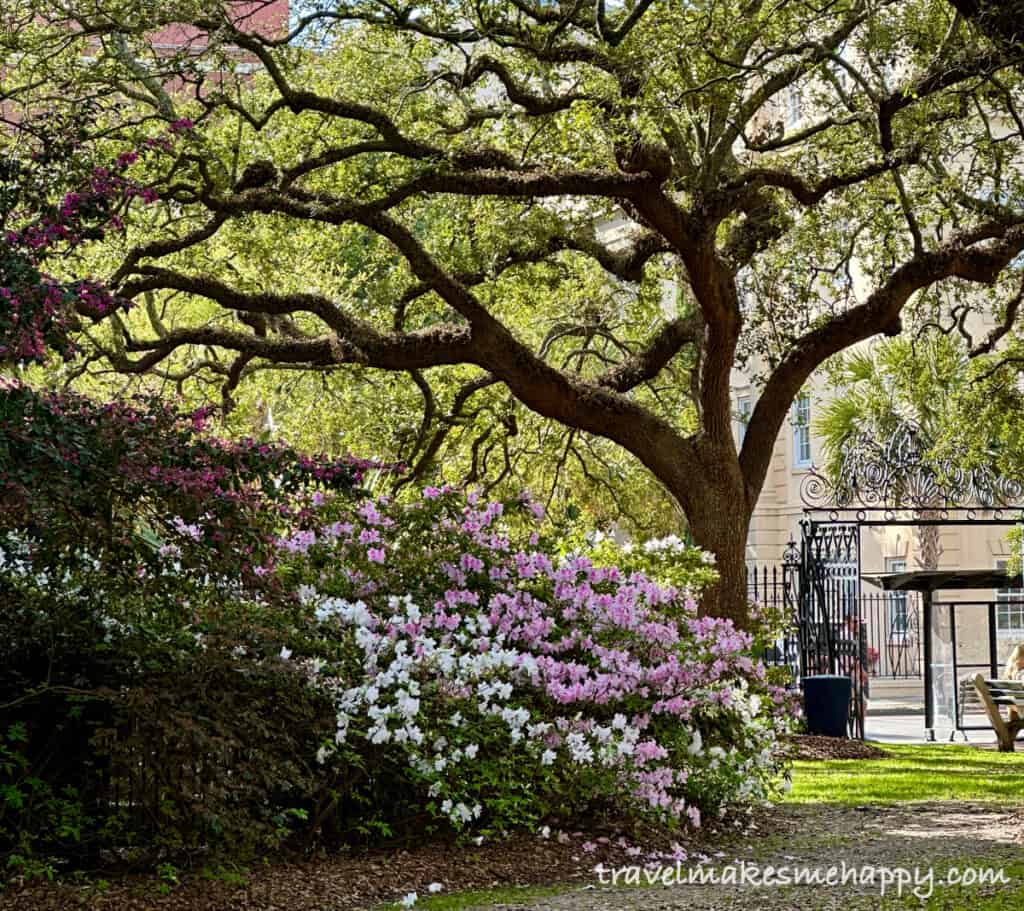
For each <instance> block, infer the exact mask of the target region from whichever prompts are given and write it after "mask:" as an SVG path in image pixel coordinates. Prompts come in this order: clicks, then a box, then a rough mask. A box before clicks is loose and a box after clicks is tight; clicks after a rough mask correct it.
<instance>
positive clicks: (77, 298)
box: [0, 121, 191, 363]
mask: <svg viewBox="0 0 1024 911" xmlns="http://www.w3.org/2000/svg"><path fill="white" fill-rule="evenodd" d="M186 124H187V126H186ZM189 128H191V123H188V122H186V121H179V122H177V123H175V124H172V125H171V129H170V134H169V136H170V138H168V137H161V140H162V141H161V142H153V143H150V144H147V145H145V147H144V149H143V153H145V152H147V151H156V152H164V151H170V149H171V148H172V146H173V139H174V138H175V137H176V136H177V135H178V134H180V133H181V132H183V131H184V130H186V129H189ZM75 152H76V147H75V145H74V144H70V145H68V147H67V148H66V150H65V154H66V155H68V156H73V155H74V154H75ZM143 153H140V152H137V151H125V152H122V153H120V154H119V155H118V156H117V157H116V159H115V160H114V162H113V163H112V164H111V165H110V166H109V167H103V166H97V167H94V168H92V170H91V171H90V172H89V173H88V174H87V175H86V176H84V177H83V178H81V180H80V182H79V184H78V185H77V186H76V187H75V188H74V189H72V190H69V191H66V192H64V193H63V195H62V196H61V197H60V199H59V200H58V201H57V202H55V203H53V204H51V205H48V206H45V207H42V208H40V209H39V210H37V211H26V212H3V213H0V214H2V215H3V216H4V221H5V222H6V223H8V224H12V223H13V224H17V225H18V226H17V227H14V228H11V229H9V230H7V231H6V232H5V233H4V234H3V235H2V236H0V360H7V361H28V362H32V361H34V362H39V363H42V362H44V361H45V360H46V358H47V355H48V353H49V351H51V350H52V351H56V352H58V353H59V354H60V355H61V356H62V357H64V358H65V359H70V358H71V357H73V356H74V355H75V354H76V353H77V351H78V347H77V345H76V344H75V342H74V338H73V335H74V331H75V329H76V328H77V327H78V319H79V317H83V316H84V317H87V318H89V319H92V320H100V319H103V318H104V317H105V316H108V315H110V314H111V313H113V312H114V311H115V310H117V309H127V308H128V307H129V306H130V302H129V301H127V300H125V299H121V298H118V297H117V296H116V295H114V294H112V293H111V291H110V290H109V289H107V288H105V287H104V286H103V285H102V284H100V283H99V282H96V281H93V280H91V279H82V280H73V281H65V280H61V279H58V278H55V277H53V276H52V275H50V274H48V273H47V272H46V271H44V264H45V263H46V261H47V260H49V259H54V258H56V257H58V256H60V257H63V256H66V255H67V254H68V253H69V252H71V251H74V250H75V249H77V248H79V247H80V246H82V245H83V244H85V243H87V242H92V241H98V240H102V239H103V238H104V237H105V236H106V235H107V234H108V233H109V232H110V231H116V230H120V229H121V228H123V222H122V214H123V212H124V210H125V209H126V207H127V205H128V204H129V203H130V201H131V200H133V199H135V198H138V199H141V200H142V201H143V202H144V203H152V202H155V201H156V200H157V199H158V198H159V196H158V194H157V192H156V191H155V190H154V189H153V188H152V187H147V186H144V185H142V184H140V183H139V182H138V181H137V180H135V179H133V178H132V177H131V176H129V174H128V170H129V168H131V167H132V166H133V165H134V164H135V163H136V162H137V161H138V160H139V158H140V155H141V154H143ZM31 160H32V161H33V162H36V163H37V164H39V166H40V168H42V169H43V170H44V171H45V172H46V173H47V174H48V173H49V171H48V170H46V169H47V168H49V167H50V166H52V164H53V162H51V161H49V159H45V160H44V159H43V158H41V157H36V156H33V157H32V158H31ZM17 174H18V178H17V179H18V181H19V183H22V184H31V183H32V181H33V177H34V175H33V172H32V169H31V167H27V168H22V169H20V170H18V171H17ZM40 180H45V178H43V177H40ZM11 195H12V196H13V197H15V198H16V197H18V196H20V195H32V196H42V195H45V194H44V193H42V192H41V190H40V188H38V187H33V188H32V193H31V194H22V193H21V192H17V193H13V194H11ZM19 222H20V224H18V223H19Z"/></svg>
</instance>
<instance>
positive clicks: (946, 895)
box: [882, 857, 1024, 911]
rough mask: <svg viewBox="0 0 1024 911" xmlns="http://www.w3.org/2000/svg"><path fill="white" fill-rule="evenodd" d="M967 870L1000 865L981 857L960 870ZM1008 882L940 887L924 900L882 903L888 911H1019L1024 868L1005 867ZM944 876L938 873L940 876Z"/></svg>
mask: <svg viewBox="0 0 1024 911" xmlns="http://www.w3.org/2000/svg"><path fill="white" fill-rule="evenodd" d="M967 867H975V868H983V867H995V868H996V869H1000V865H999V864H998V863H993V861H992V859H991V858H985V857H978V858H971V859H969V860H963V861H961V864H960V869H961V870H964V869H966V868H967ZM1001 869H1002V871H1003V873H1004V874H1005V876H1006V879H1007V880H1008V882H1006V883H989V884H986V885H974V886H960V885H957V886H947V885H943V884H937V885H936V886H935V888H934V891H933V892H932V894H931V895H929V896H928V897H927V898H926V899H924V900H922V899H920V898H918V897H917V896H914V895H903V896H902V897H900V898H892V897H889V898H887V899H886V900H885V901H884V902H883V903H882V909H884V911H903V909H910V908H915V909H921V911H962V909H964V908H970V909H971V911H1019V909H1020V907H1021V905H1022V904H1024V864H1006V865H1003V866H1002V867H1001ZM942 875H943V873H942V872H941V871H939V870H936V876H937V877H939V876H942Z"/></svg>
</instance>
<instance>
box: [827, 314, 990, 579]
mask: <svg viewBox="0 0 1024 911" xmlns="http://www.w3.org/2000/svg"><path fill="white" fill-rule="evenodd" d="M969 373H970V360H969V359H968V357H967V353H966V351H965V350H964V349H963V347H962V346H960V345H959V344H958V343H957V342H956V341H955V340H954V339H952V338H950V337H949V336H947V335H942V334H932V335H926V336H922V337H919V338H898V339H892V340H889V341H885V342H881V343H878V344H876V345H873V346H866V347H863V348H859V349H855V350H853V351H850V352H847V353H846V354H844V355H842V356H840V357H838V358H836V359H835V361H834V362H833V363H832V364H830V365H829V369H828V378H829V386H830V388H831V391H832V393H833V397H832V398H831V399H830V400H829V401H827V402H826V403H824V404H823V406H821V407H820V408H819V409H818V418H817V420H816V421H815V424H814V429H815V432H816V433H817V434H818V435H819V436H820V437H821V439H822V442H823V450H824V456H825V471H826V473H827V474H828V475H829V476H830V477H831V478H832V479H833V480H834V481H836V482H838V481H839V480H840V477H841V474H842V470H843V462H844V459H845V457H846V454H847V452H848V450H849V448H850V446H851V445H852V444H853V443H854V441H856V440H858V439H860V438H862V437H863V436H864V435H867V436H869V437H871V438H873V439H875V440H878V441H883V440H889V439H891V438H893V436H894V435H895V434H897V433H900V432H906V433H909V434H912V435H913V437H914V440H915V443H916V445H917V447H918V448H919V450H920V452H921V453H922V455H923V457H924V458H925V460H926V461H927V460H928V458H929V456H930V455H932V453H933V451H934V447H935V446H936V444H937V443H938V442H939V441H940V440H944V439H946V438H947V437H948V427H949V423H950V421H951V420H952V419H953V414H954V412H955V409H956V397H957V393H958V391H959V390H961V389H963V388H964V386H965V385H966V384H967V383H969V382H970V379H971V378H970V376H969ZM928 505H930V506H934V509H936V510H937V509H938V508H940V507H941V505H942V504H941V503H938V502H937V503H934V504H928ZM932 512H933V510H931V509H926V510H924V511H923V512H922V514H921V517H922V518H932V517H934V516H933V515H932ZM915 535H916V538H917V555H916V562H917V564H918V566H919V567H920V568H921V569H936V568H937V567H938V562H939V557H940V555H941V553H942V550H941V541H940V534H939V528H938V526H935V525H917V526H915Z"/></svg>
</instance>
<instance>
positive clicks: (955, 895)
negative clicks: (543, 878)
mask: <svg viewBox="0 0 1024 911" xmlns="http://www.w3.org/2000/svg"><path fill="white" fill-rule="evenodd" d="M773 820H774V821H776V822H777V824H778V828H777V829H776V831H775V832H774V833H773V834H771V835H769V836H766V837H764V838H762V839H747V840H746V841H745V842H737V843H734V844H730V845H723V846H722V851H721V852H716V853H721V855H722V856H716V857H713V858H711V863H710V865H709V866H710V867H712V868H714V869H717V870H718V871H719V873H720V875H722V876H725V875H726V870H727V869H728V868H729V867H733V868H734V870H735V871H736V872H735V873H734V874H733V876H736V877H738V876H739V875H740V873H739V871H741V870H743V869H746V870H748V871H761V873H762V875H763V872H764V870H765V869H766V866H767V865H772V866H774V867H776V868H780V867H785V868H787V869H789V870H793V869H795V868H797V867H807V868H811V869H812V870H817V871H818V872H819V875H821V876H825V875H826V874H827V872H828V870H829V868H832V867H836V868H838V870H839V871H841V870H842V864H843V863H844V862H845V863H846V865H847V869H850V868H856V869H857V870H858V871H861V870H863V868H864V867H865V866H867V865H871V866H874V867H876V868H878V867H887V868H889V869H894V868H898V867H902V868H906V869H907V871H908V874H909V875H915V874H914V870H915V868H917V869H918V871H919V872H918V873H917V874H916V876H918V877H919V878H918V879H916V880H915V882H914V883H911V884H908V885H907V886H906V887H905V888H904V894H903V897H902V898H901V899H897V898H896V896H894V895H893V892H894V891H895V886H890V887H889V888H888V889H887V894H886V896H885V898H882V897H881V896H880V887H879V886H878V885H874V886H871V885H864V884H858V885H855V884H853V883H848V884H847V885H845V886H841V885H840V886H832V887H830V886H827V885H822V884H811V885H807V884H804V885H791V886H774V887H767V886H760V887H758V886H754V885H751V884H748V885H743V886H741V885H723V884H721V883H719V884H718V885H711V884H704V885H693V884H684V885H675V884H673V885H668V886H665V885H653V886H647V885H643V886H640V887H629V886H625V887H623V886H621V885H620V886H619V887H618V888H613V887H612V886H611V885H604V886H600V885H598V886H588V887H584V888H582V889H580V888H575V889H573V890H571V891H566V892H565V893H562V894H559V895H555V896H552V897H547V898H538V899H531V900H529V901H527V902H524V903H513V904H506V905H501V906H494V907H502V908H504V909H505V911H670V909H672V911H675V909H679V911H682V909H686V911H712V909H714V911H720V909H738V908H755V909H766V911H789V909H799V911H805V909H806V911H813V909H821V911H827V909H865V911H867V909H877V908H882V907H891V908H903V907H908V908H909V907H920V906H921V902H920V900H919V899H918V898H916V897H914V896H912V895H910V894H909V893H910V891H911V890H912V889H913V888H914V887H915V885H916V887H917V888H918V889H919V890H920V891H921V892H922V893H927V892H928V880H927V878H926V877H927V870H928V868H933V869H934V880H933V882H934V885H935V894H934V895H933V897H932V901H935V902H937V904H936V905H935V907H940V908H946V907H948V908H951V909H952V908H956V909H960V908H969V907H972V906H973V904H974V902H976V901H977V900H978V898H979V897H983V896H985V895H991V894H993V893H997V892H998V893H1001V894H1003V895H1004V897H1005V894H1006V893H1007V892H1010V894H1014V895H1016V896H1018V898H1024V879H1021V877H1022V876H1024V844H1022V842H1021V833H1022V828H1024V816H1022V815H1021V813H1020V811H1019V810H1015V811H1006V810H1002V809H999V808H995V807H993V806H991V805H984V804H970V803H954V802H944V803H929V804H904V805H900V806H894V807H877V806H872V807H863V808H852V807H823V806H817V805H803V806H793V805H789V806H781V807H778V808H777V809H776V810H775V813H774V815H773ZM1010 864H1015V865H1016V868H1015V869H1013V870H1006V877H1007V879H1008V880H1009V882H1008V883H1007V884H1005V885H991V886H976V887H974V888H971V889H968V888H967V887H963V891H959V890H949V889H948V888H947V889H945V890H944V889H943V887H942V882H941V880H943V879H945V878H946V877H947V876H948V871H949V869H950V867H957V868H958V869H963V868H964V867H967V866H975V867H977V866H988V867H992V868H1004V867H1007V866H1008V865H1010ZM748 875H750V876H754V875H756V873H754V872H751V873H750V874H748ZM897 875H898V874H897ZM606 878H608V877H606ZM622 881H623V880H622V879H620V880H619V882H620V883H621V882H622ZM1011 890H1012V891H1011ZM1014 904H1015V906H1018V907H1019V906H1020V905H1021V904H1022V902H1020V901H1016V902H1015V903H1014ZM929 907H931V906H929ZM1007 907H1009V905H1008V906H1007Z"/></svg>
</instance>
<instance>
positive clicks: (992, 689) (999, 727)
mask: <svg viewBox="0 0 1024 911" xmlns="http://www.w3.org/2000/svg"><path fill="white" fill-rule="evenodd" d="M974 688H975V689H976V690H977V691H978V697H979V698H980V699H981V704H982V705H983V706H984V707H985V711H986V712H987V713H988V718H989V721H991V722H992V730H994V731H995V732H996V738H997V740H998V741H999V750H1000V752H1003V753H1012V752H1013V742H1014V740H1016V738H1017V732H1018V731H1019V730H1020V729H1021V728H1024V681H1021V680H986V679H985V677H984V676H983V675H982V674H975V675H974ZM1000 706H1007V707H1008V708H1013V709H1016V710H1017V711H1016V712H1008V713H1007V714H1008V716H1009V717H1008V718H1003V716H1002V714H1001V713H1000V711H999V708H1000Z"/></svg>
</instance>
